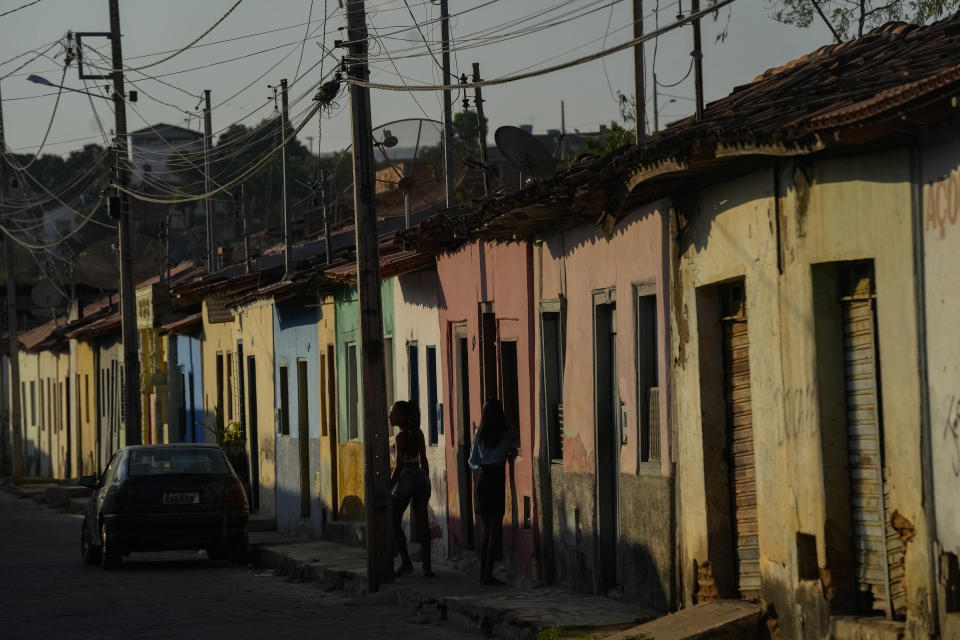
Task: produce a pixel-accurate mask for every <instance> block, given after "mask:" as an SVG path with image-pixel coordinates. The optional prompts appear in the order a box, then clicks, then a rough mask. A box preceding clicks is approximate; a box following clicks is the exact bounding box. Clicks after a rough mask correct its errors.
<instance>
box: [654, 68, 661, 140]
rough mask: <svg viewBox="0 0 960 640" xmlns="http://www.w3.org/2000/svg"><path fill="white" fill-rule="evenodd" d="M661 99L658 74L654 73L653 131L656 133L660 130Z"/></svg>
mask: <svg viewBox="0 0 960 640" xmlns="http://www.w3.org/2000/svg"><path fill="white" fill-rule="evenodd" d="M659 99H660V96H658V95H657V74H656V72H654V74H653V132H654V133H656V132H657V131H660V105H659V104H657V100H659Z"/></svg>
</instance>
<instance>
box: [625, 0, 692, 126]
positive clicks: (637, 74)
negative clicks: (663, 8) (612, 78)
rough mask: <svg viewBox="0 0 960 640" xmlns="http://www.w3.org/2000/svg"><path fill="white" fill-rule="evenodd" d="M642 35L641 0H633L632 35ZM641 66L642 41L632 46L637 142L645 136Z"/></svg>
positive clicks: (644, 98)
mask: <svg viewBox="0 0 960 640" xmlns="http://www.w3.org/2000/svg"><path fill="white" fill-rule="evenodd" d="M694 1H696V0H694ZM642 35H643V0H633V37H634V38H639V37H640V36H642ZM644 73H645V72H644V68H643V43H642V42H638V43H637V44H636V46H634V47H633V91H634V93H633V95H634V99H635V100H636V105H635V107H636V112H635V114H634V116H635V117H636V119H637V122H636V125H637V144H640V143H641V142H642V141H643V139H644V138H646V137H647V132H646V123H645V122H644V120H645V116H646V106H647V100H646V92H645V91H644V89H643V81H644Z"/></svg>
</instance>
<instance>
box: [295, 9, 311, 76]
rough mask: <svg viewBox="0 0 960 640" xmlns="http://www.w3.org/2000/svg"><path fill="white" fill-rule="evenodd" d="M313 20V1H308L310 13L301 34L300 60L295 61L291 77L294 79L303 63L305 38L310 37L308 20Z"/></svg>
mask: <svg viewBox="0 0 960 640" xmlns="http://www.w3.org/2000/svg"><path fill="white" fill-rule="evenodd" d="M312 19H313V0H310V11H309V13H307V28H306V31H305V33H304V34H303V43H302V44H301V45H300V59H299V60H297V70H296V71H295V72H294V74H293V77H294V78H296V77H298V76H299V75H300V64H301V63H302V62H303V50H304V49H305V48H306V46H307V38H309V37H310V20H312Z"/></svg>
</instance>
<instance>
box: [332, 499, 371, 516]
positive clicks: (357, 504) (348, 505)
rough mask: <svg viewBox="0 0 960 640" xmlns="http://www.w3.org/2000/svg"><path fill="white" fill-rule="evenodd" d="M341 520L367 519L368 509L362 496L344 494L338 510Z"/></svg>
mask: <svg viewBox="0 0 960 640" xmlns="http://www.w3.org/2000/svg"><path fill="white" fill-rule="evenodd" d="M338 513H339V516H340V517H339V519H340V520H365V519H366V517H367V511H366V509H365V508H364V506H363V500H362V499H361V498H360V496H344V497H343V500H341V501H340V509H339V511H338Z"/></svg>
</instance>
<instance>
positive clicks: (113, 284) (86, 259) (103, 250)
mask: <svg viewBox="0 0 960 640" xmlns="http://www.w3.org/2000/svg"><path fill="white" fill-rule="evenodd" d="M116 244H117V240H116V238H112V237H110V238H103V239H102V240H98V241H97V242H95V243H93V244H92V245H90V247H89V248H88V249H87V250H86V251H84V252H83V253H81V254H80V255H79V257H78V258H77V265H76V269H75V271H74V278H75V279H76V281H77V282H80V283H82V284H86V285H89V286H91V287H96V288H97V289H103V290H108V291H109V290H117V289H119V288H120V253H119V251H117V250H116V248H115V247H116ZM131 256H132V261H133V281H134V283H137V282H141V281H143V280H146V279H147V278H149V277H151V276H153V275H157V274H159V273H160V271H161V269H162V267H163V264H162V252H161V251H160V247H159V241H158V240H156V239H154V238H152V237H150V236H142V235H138V236H135V237H134V239H133V251H131Z"/></svg>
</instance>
